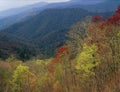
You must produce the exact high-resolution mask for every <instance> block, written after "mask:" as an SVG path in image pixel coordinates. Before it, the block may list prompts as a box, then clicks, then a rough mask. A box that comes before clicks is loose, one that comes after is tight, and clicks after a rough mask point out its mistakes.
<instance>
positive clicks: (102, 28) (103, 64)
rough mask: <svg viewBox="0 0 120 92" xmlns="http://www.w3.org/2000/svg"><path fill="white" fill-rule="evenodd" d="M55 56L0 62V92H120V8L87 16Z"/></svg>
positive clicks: (9, 59)
mask: <svg viewBox="0 0 120 92" xmlns="http://www.w3.org/2000/svg"><path fill="white" fill-rule="evenodd" d="M67 37H68V38H69V39H67V40H66V42H65V43H66V44H64V46H61V47H59V48H57V50H56V54H55V55H54V57H51V58H49V59H43V60H41V59H37V58H35V59H31V60H29V61H28V62H22V61H20V60H17V59H16V58H15V57H14V56H11V57H9V58H8V59H6V60H4V61H3V60H0V92H120V6H119V7H118V9H117V10H116V11H115V13H114V14H113V15H112V16H110V17H109V18H107V19H104V18H103V17H102V16H101V15H96V16H95V17H93V18H91V17H86V18H85V20H84V21H83V22H78V23H77V24H76V25H74V26H73V27H72V28H71V30H70V31H69V32H68V35H67Z"/></svg>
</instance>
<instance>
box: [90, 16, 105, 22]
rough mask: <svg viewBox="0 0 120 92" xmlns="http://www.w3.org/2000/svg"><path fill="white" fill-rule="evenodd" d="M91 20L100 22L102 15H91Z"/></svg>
mask: <svg viewBox="0 0 120 92" xmlns="http://www.w3.org/2000/svg"><path fill="white" fill-rule="evenodd" d="M92 21H93V22H101V21H103V16H101V15H96V16H94V17H93V19H92Z"/></svg>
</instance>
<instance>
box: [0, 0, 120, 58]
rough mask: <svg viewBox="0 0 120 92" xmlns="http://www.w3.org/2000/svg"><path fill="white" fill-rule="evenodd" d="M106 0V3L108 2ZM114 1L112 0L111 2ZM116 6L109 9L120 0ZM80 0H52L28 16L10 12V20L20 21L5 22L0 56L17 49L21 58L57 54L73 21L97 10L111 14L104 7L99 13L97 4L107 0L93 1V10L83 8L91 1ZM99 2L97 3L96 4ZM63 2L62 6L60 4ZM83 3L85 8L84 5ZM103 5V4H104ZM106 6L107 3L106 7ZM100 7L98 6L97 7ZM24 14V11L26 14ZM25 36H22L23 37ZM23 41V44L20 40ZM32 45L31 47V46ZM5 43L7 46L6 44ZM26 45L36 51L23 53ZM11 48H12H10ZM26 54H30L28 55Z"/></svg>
mask: <svg viewBox="0 0 120 92" xmlns="http://www.w3.org/2000/svg"><path fill="white" fill-rule="evenodd" d="M106 2H107V3H106ZM112 3H113V2H112ZM114 3H115V4H114V6H113V7H111V8H110V9H111V10H110V11H113V10H114V9H115V8H116V7H117V5H118V3H119V1H118V2H117V1H116V2H114ZM78 4H79V3H78V1H76V2H74V3H72V1H70V2H68V3H60V4H50V5H47V6H45V8H44V9H43V8H42V9H43V10H42V11H41V8H39V9H38V10H40V11H35V15H33V14H32V15H31V14H30V15H29V14H28V15H27V17H24V18H21V15H22V14H23V13H21V15H20V16H19V14H18V15H17V16H18V17H17V16H16V15H14V16H10V17H11V18H10V17H8V19H7V18H5V19H6V21H7V20H10V19H13V20H14V18H16V17H17V18H16V19H15V21H13V20H12V21H13V22H16V20H19V19H20V21H19V22H18V21H17V23H15V24H12V25H11V26H9V23H11V22H10V21H11V20H10V21H9V22H5V24H7V26H5V25H4V30H1V32H0V34H1V35H0V41H2V42H4V44H3V45H1V49H0V50H1V51H2V52H1V51H0V53H3V54H0V55H2V56H1V57H3V56H4V54H6V53H8V55H7V56H9V55H10V54H14V53H16V54H17V55H18V57H20V58H23V59H24V58H26V59H28V57H31V55H37V54H38V53H39V52H41V53H43V54H45V55H46V56H47V57H50V56H52V55H54V52H55V49H56V48H57V47H59V46H61V45H63V44H64V42H65V40H66V39H67V38H66V36H65V35H66V33H67V32H68V31H69V29H70V27H71V26H72V25H74V24H75V23H77V22H78V21H82V20H83V19H84V18H85V17H86V16H94V15H96V14H101V15H103V16H104V17H108V16H110V15H111V14H112V12H106V11H101V12H104V13H100V12H99V13H98V12H97V13H96V12H95V11H96V8H95V7H97V6H98V5H104V4H105V5H108V1H103V2H101V3H98V2H97V4H93V7H94V9H95V10H94V12H91V8H88V9H89V10H88V9H86V10H85V9H82V8H84V7H83V6H85V7H86V6H87V7H89V6H91V4H87V5H83V4H82V5H81V3H80V4H79V6H80V7H79V6H77V7H76V6H74V5H78ZM96 5H97V6H96ZM61 6H62V7H61ZM81 6H82V8H81ZM101 7H102V6H101ZM104 8H105V7H104ZM98 9H99V8H98ZM23 15H24V14H23ZM2 21H3V22H4V21H5V20H4V19H3V20H2ZM2 34H4V35H6V38H5V37H3V36H2ZM16 37H17V38H19V39H18V40H16V41H14V39H16ZM21 38H22V39H21ZM4 39H6V41H4ZM7 39H10V42H9V44H10V45H9V47H8V41H7ZM21 41H22V45H21V43H20V42H21ZM13 43H15V44H17V46H16V48H18V49H19V50H18V49H17V50H18V52H19V53H20V54H19V53H18V52H16V50H15V49H11V48H12V47H13V46H12V45H13ZM26 43H29V45H27V44H26ZM21 46H24V49H20V48H23V47H21ZM29 46H30V47H29ZM3 47H5V48H3ZM6 48H10V49H11V51H9V50H5V49H6ZM26 48H30V49H29V50H30V52H34V53H32V54H31V55H28V53H27V52H26V53H27V55H26V54H25V55H23V53H25V52H24V51H27V50H26ZM7 51H9V52H7ZM25 56H27V57H25Z"/></svg>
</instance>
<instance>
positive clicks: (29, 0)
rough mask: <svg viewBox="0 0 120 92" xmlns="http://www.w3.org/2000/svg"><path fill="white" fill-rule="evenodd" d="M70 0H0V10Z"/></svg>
mask: <svg viewBox="0 0 120 92" xmlns="http://www.w3.org/2000/svg"><path fill="white" fill-rule="evenodd" d="M66 1H69V0H0V11H3V10H7V9H10V8H16V7H21V6H24V5H29V4H34V3H37V2H49V3H52V2H66Z"/></svg>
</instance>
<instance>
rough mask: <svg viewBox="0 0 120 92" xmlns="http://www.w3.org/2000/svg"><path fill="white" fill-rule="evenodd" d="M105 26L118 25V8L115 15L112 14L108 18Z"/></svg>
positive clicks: (119, 14) (119, 19)
mask: <svg viewBox="0 0 120 92" xmlns="http://www.w3.org/2000/svg"><path fill="white" fill-rule="evenodd" d="M106 23H107V24H109V25H110V24H114V25H117V24H119V23H120V6H119V7H118V9H117V10H116V12H115V14H113V15H112V16H111V17H109V18H108V19H107V21H106Z"/></svg>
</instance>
